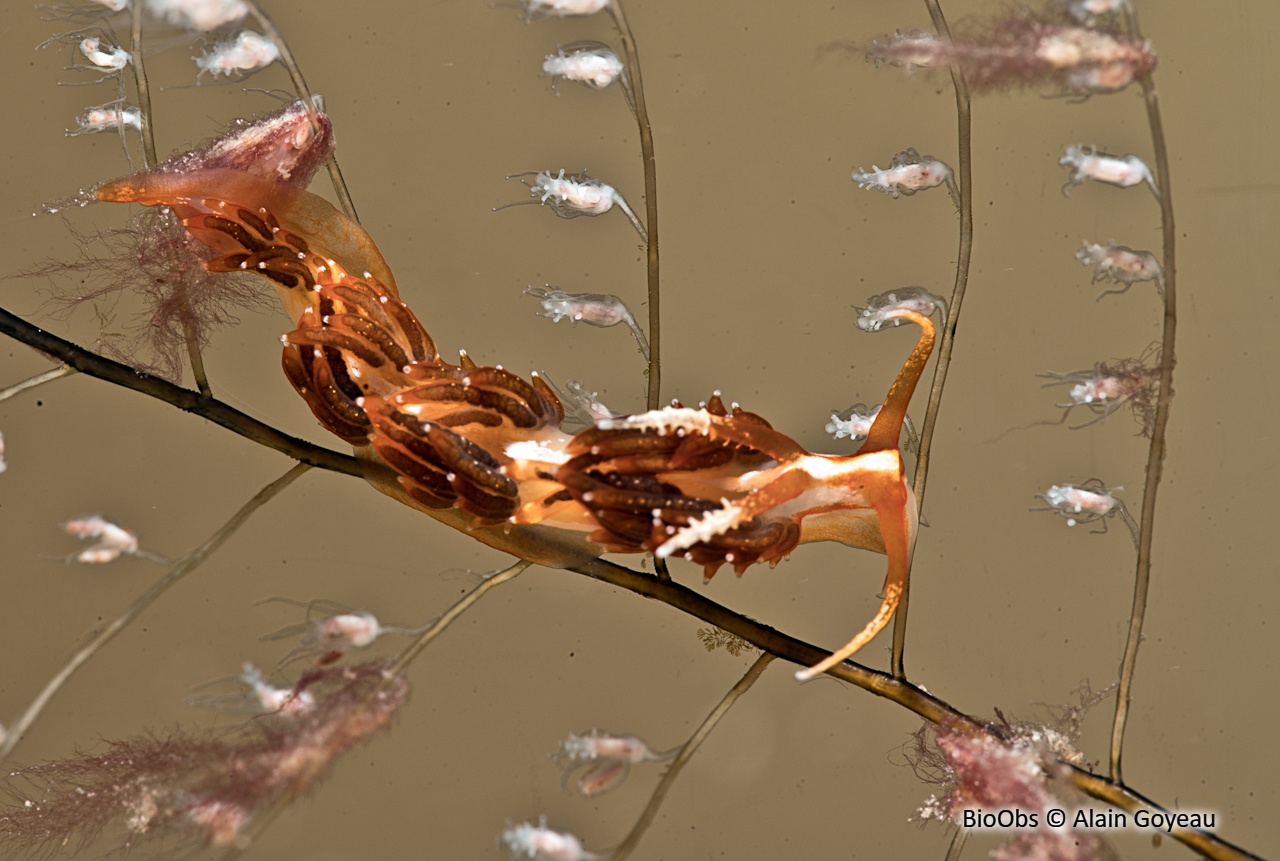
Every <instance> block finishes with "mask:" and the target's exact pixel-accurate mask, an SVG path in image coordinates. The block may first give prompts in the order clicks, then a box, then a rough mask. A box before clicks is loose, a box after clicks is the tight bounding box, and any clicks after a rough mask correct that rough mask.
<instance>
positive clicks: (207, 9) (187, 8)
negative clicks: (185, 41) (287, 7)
mask: <svg viewBox="0 0 1280 861" xmlns="http://www.w3.org/2000/svg"><path fill="white" fill-rule="evenodd" d="M144 5H145V6H146V7H147V9H148V10H150V11H151V12H153V13H155V14H156V15H159V16H160V17H161V18H164V19H165V20H166V21H168V22H169V23H170V24H172V25H173V26H175V27H182V28H183V29H186V30H199V31H200V32H202V33H204V32H207V31H209V30H215V29H217V28H218V27H221V26H223V25H225V24H231V23H233V22H235V21H239V20H240V19H241V18H243V17H244V16H245V15H248V14H249V4H248V3H246V2H244V0H144Z"/></svg>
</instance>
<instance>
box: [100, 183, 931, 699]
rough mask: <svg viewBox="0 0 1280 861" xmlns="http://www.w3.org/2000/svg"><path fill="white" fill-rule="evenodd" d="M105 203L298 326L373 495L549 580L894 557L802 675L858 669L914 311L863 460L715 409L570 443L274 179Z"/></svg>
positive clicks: (896, 589)
mask: <svg viewBox="0 0 1280 861" xmlns="http://www.w3.org/2000/svg"><path fill="white" fill-rule="evenodd" d="M96 194H97V197H98V198H99V199H100V200H104V201H114V202H137V203H142V204H145V205H148V206H167V207H169V208H170V209H171V210H172V211H173V213H174V214H175V215H176V217H177V218H178V219H179V220H180V221H181V223H182V225H183V226H184V227H185V228H186V230H187V231H189V232H190V234H191V235H192V236H193V237H195V238H196V239H198V240H199V241H200V242H202V243H204V244H205V245H206V246H208V248H209V249H211V251H212V252H213V256H212V257H211V259H209V260H208V261H207V262H206V263H205V266H206V268H207V269H209V270H211V271H228V272H232V271H243V272H253V273H255V274H258V275H260V276H262V277H264V278H266V279H267V280H269V281H270V282H271V283H272V284H273V285H274V286H275V287H276V289H277V291H278V292H279V295H280V297H281V300H282V302H283V304H284V307H285V310H286V312H287V313H288V314H289V317H290V318H291V320H292V321H293V322H294V326H295V328H294V329H293V331H291V332H289V333H288V334H286V335H284V336H283V337H282V339H281V340H282V341H283V343H284V352H283V360H282V362H283V366H284V371H285V375H286V376H287V377H288V379H289V381H290V382H291V383H292V384H293V386H294V388H295V389H296V390H297V391H298V393H299V394H300V395H302V397H303V399H304V400H305V401H306V403H307V405H308V406H309V407H310V408H311V411H312V413H313V414H314V415H315V417H316V419H317V420H318V421H319V422H320V423H321V424H322V425H323V426H324V427H326V428H327V429H328V430H329V431H331V432H332V433H334V434H336V435H337V436H339V437H341V438H342V439H343V440H344V441H346V442H347V443H349V444H351V445H352V446H354V447H355V449H356V453H357V456H359V457H360V458H362V459H363V460H364V461H365V462H367V463H368V465H369V470H368V473H367V477H368V479H369V481H370V482H371V483H372V484H374V485H375V486H376V487H377V488H378V489H379V490H381V491H382V492H384V493H387V494H388V495H390V496H393V497H394V498H396V499H398V500H400V501H401V502H404V503H405V504H407V505H410V506H413V507H415V508H417V509H419V510H422V511H425V512H426V513H428V514H430V515H431V516H432V517H434V518H436V519H437V520H440V521H442V522H444V523H447V524H448V525H450V526H453V527H454V528H457V529H460V530H462V531H464V532H467V533H468V534H469V535H471V536H473V537H475V538H477V539H478V540H481V541H483V542H485V543H487V544H489V545H491V546H494V547H496V548H498V549H501V550H504V551H506V552H509V553H513V554H516V555H518V556H521V557H523V558H525V559H529V560H531V561H534V562H537V563H540V564H545V565H551V566H555V567H564V566H569V565H574V564H579V563H581V562H584V561H586V560H588V559H591V558H594V557H596V556H598V555H600V554H601V553H604V552H614V553H647V554H652V555H653V556H655V557H658V558H670V557H674V558H683V559H688V560H691V561H693V562H695V563H698V564H700V565H702V566H703V568H704V572H705V575H706V576H707V577H708V578H709V577H711V575H713V574H714V573H715V572H716V570H717V569H718V568H720V567H721V566H722V565H725V564H728V565H731V566H732V567H733V568H734V570H735V571H737V572H738V573H742V572H743V571H744V570H745V569H746V568H748V567H749V566H751V565H753V564H755V563H757V562H767V563H769V564H770V565H772V564H775V563H776V562H778V561H779V560H780V559H782V558H783V557H785V556H786V555H787V554H789V553H790V552H791V551H792V550H793V549H795V547H797V546H798V545H800V544H804V543H807V542H812V541H838V542H841V543H844V544H847V545H850V546H854V547H862V548H866V549H870V550H875V551H878V552H881V553H885V554H886V555H887V557H888V574H887V577H886V581H885V588H884V598H883V601H882V604H881V606H880V609H879V611H878V612H877V613H876V615H875V616H874V617H873V619H872V620H871V622H869V623H868V624H867V625H866V626H865V627H864V628H863V630H862V631H861V632H859V633H858V635H857V636H856V637H854V639H853V640H852V641H851V642H850V643H849V644H848V645H846V646H845V647H844V648H842V649H841V650H839V651H837V652H836V653H835V654H834V655H832V656H831V657H830V658H828V659H827V660H826V661H823V662H822V663H821V664H819V665H818V666H816V667H814V668H812V669H811V670H809V671H807V673H806V674H805V675H813V674H815V673H819V672H824V671H825V670H827V669H829V668H830V667H831V666H833V665H834V664H836V663H838V662H839V661H841V660H843V659H844V658H846V657H848V656H849V655H851V654H853V653H854V652H856V651H857V650H858V649H859V648H861V647H862V646H863V645H865V644H866V643H867V642H869V641H870V640H871V639H872V638H873V637H874V636H875V635H876V634H877V633H878V632H879V631H880V630H881V629H882V628H884V626H885V625H886V624H887V622H888V620H889V619H890V618H891V617H892V615H893V612H894V610H895V609H896V607H897V603H898V600H899V598H900V596H901V593H902V588H903V583H904V581H905V578H906V573H907V567H908V564H909V561H910V556H911V552H912V547H913V543H914V538H915V532H916V527H917V516H916V506H915V500H914V497H913V494H912V492H911V489H910V486H909V485H908V484H907V482H906V480H905V477H904V470H903V463H902V457H901V453H900V452H899V450H898V439H899V436H900V434H901V431H902V424H903V420H904V417H905V415H906V408H907V404H908V402H909V401H910V398H911V395H912V392H913V391H914V390H915V387H916V384H917V382H918V380H919V378H920V375H921V372H922V371H923V369H924V366H925V363H926V362H927V360H928V358H929V355H930V353H931V352H932V349H933V343H934V337H935V330H934V325H933V322H932V321H931V320H930V319H929V318H928V317H926V316H923V315H922V314H921V313H919V311H918V310H913V309H912V308H910V307H903V308H898V309H889V310H887V311H885V312H884V313H885V314H886V319H893V320H905V321H908V322H911V323H915V324H916V325H917V326H919V327H920V336H919V339H918V341H917V343H916V345H915V348H914V349H913V350H912V352H911V355H910V357H909V358H908V359H907V361H906V363H905V364H904V365H903V368H902V370H901V371H900V372H899V374H898V376H897V379H896V381H895V382H894V383H893V386H892V387H891V388H890V390H889V393H888V396H887V397H886V398H885V401H884V404H883V406H882V408H881V410H880V412H879V413H878V414H877V416H876V419H875V422H874V424H873V425H872V427H871V429H870V433H869V435H868V437H867V439H866V441H865V442H864V443H863V445H862V447H861V448H860V449H859V451H858V452H857V453H856V454H852V455H823V454H813V453H810V452H808V451H806V450H805V449H804V448H803V447H801V446H800V445H799V444H798V443H796V442H795V441H794V440H792V439H791V438H789V437H787V436H786V435H784V434H782V433H780V432H779V431H777V430H775V429H774V428H773V427H772V426H771V425H770V424H769V422H767V421H765V420H764V419H763V418H761V417H760V416H758V415H755V414H754V413H750V412H747V411H746V410H744V409H742V408H741V407H739V406H738V405H736V404H733V405H726V404H725V403H724V402H723V401H722V400H721V398H720V397H719V395H716V396H713V397H712V398H711V399H710V400H709V401H708V402H706V403H705V404H702V405H700V406H698V407H696V408H693V407H685V406H682V405H680V404H678V403H676V404H673V405H672V406H670V407H667V408H665V409H660V410H654V411H652V412H647V413H642V414H639V415H632V416H622V417H618V418H608V419H602V420H600V421H598V422H597V423H596V424H595V426H593V427H588V428H586V429H584V430H582V431H580V432H578V433H577V434H569V433H567V432H565V431H563V430H562V429H561V424H562V422H563V421H564V410H563V408H562V407H561V404H560V401H559V399H558V398H557V396H556V394H555V392H554V391H553V390H552V389H551V387H550V386H548V385H547V384H546V382H544V381H543V380H542V379H541V378H539V377H538V375H537V374H536V373H535V374H534V375H533V376H532V378H531V379H530V380H527V381H526V380H524V379H522V378H521V377H519V376H517V375H516V374H513V373H511V372H510V371H507V370H505V369H503V368H502V367H501V366H497V367H478V366H477V365H476V364H475V363H474V362H472V361H471V360H470V359H469V358H467V356H466V355H465V354H463V355H462V358H461V360H460V362H459V364H456V365H455V364H450V363H448V362H446V361H444V360H443V359H441V357H440V355H439V354H438V352H437V351H436V347H435V344H434V342H433V341H432V339H431V337H430V336H429V335H428V334H427V332H426V330H425V329H424V328H423V327H422V325H421V324H420V323H419V322H418V319H417V318H416V317H415V316H414V314H413V312H412V311H410V310H409V308H408V306H406V305H405V304H403V303H402V302H401V301H400V297H399V293H398V290H397V288H396V285H395V281H394V278H393V276H392V274H391V271H390V269H389V267H388V266H387V264H386V262H385V260H383V258H382V255H381V254H380V253H379V252H378V249H377V247H376V245H374V243H373V240H372V238H371V237H370V236H369V235H368V234H367V233H366V232H365V231H364V230H363V229H362V228H361V227H360V226H359V225H358V224H356V223H355V222H353V221H352V220H350V219H348V218H346V217H345V216H344V215H342V213H340V212H339V211H338V210H336V209H335V208H334V207H333V206H331V205H330V204H329V203H327V202H326V201H324V200H323V199H322V198H320V197H317V196H316V195H313V194H311V193H309V192H307V191H304V190H303V189H302V188H300V187H299V186H298V185H296V184H293V183H290V182H287V181H284V180H283V179H282V178H281V177H279V176H275V175H272V171H270V170H254V171H250V170H247V169H245V168H244V167H243V166H236V167H230V166H227V165H225V164H215V165H212V166H205V165H200V164H193V163H192V161H191V160H190V159H188V160H186V161H184V162H183V167H182V169H181V170H174V169H164V167H163V166H162V167H161V168H157V169H155V170H152V171H149V172H144V173H140V174H135V175H132V176H128V177H125V178H123V179H119V180H115V181H113V182H109V183H106V184H105V185H103V186H101V187H100V188H98V189H97V191H96Z"/></svg>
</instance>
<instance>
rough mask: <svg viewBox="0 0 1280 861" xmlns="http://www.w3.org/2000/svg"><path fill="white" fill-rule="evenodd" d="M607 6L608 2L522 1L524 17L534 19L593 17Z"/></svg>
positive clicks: (570, 0)
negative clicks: (575, 16)
mask: <svg viewBox="0 0 1280 861" xmlns="http://www.w3.org/2000/svg"><path fill="white" fill-rule="evenodd" d="M608 5H609V0H524V11H525V15H526V17H527V18H528V19H529V20H533V19H534V18H566V17H569V16H572V15H594V14H595V13H597V12H599V11H600V10H601V9H604V8H605V7H606V6H608Z"/></svg>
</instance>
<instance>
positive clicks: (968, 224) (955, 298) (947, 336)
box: [890, 0, 973, 679]
mask: <svg viewBox="0 0 1280 861" xmlns="http://www.w3.org/2000/svg"><path fill="white" fill-rule="evenodd" d="M925 6H926V7H927V8H928V10H929V17H930V18H932V19H933V26H934V29H936V30H937V31H938V35H940V36H944V37H946V38H948V39H950V38H951V28H950V27H948V26H947V19H946V17H945V16H944V15H943V14H942V7H941V6H940V5H939V4H938V0H925ZM951 84H952V86H953V87H954V89H955V93H956V152H957V154H956V162H957V164H956V169H957V171H958V173H959V177H958V182H959V186H960V240H959V250H958V251H957V254H956V280H955V284H954V285H953V286H952V288H951V298H950V299H949V300H947V319H946V321H945V322H944V324H943V327H942V340H941V341H940V342H939V344H938V363H937V364H936V365H935V366H934V369H933V385H932V386H931V387H930V388H929V403H928V406H927V407H926V408H925V414H924V422H923V423H922V424H921V425H920V451H919V454H918V456H917V457H916V474H915V479H914V482H913V489H914V490H915V494H916V506H917V508H918V509H919V510H921V511H923V510H924V491H925V486H926V483H927V481H928V478H929V454H930V451H931V450H932V447H933V434H934V430H935V429H936V428H937V426H938V410H939V408H940V407H941V405H942V390H943V387H944V386H945V385H946V384H947V370H948V369H949V368H950V367H951V351H952V350H953V349H954V348H955V340H956V323H957V322H958V321H959V319H960V306H961V305H962V304H964V293H965V289H966V288H967V287H968V286H969V264H970V261H971V260H972V259H973V110H972V104H971V103H970V100H969V85H968V84H967V83H966V82H965V79H964V74H963V72H961V71H960V67H959V66H952V67H951ZM910 599H911V567H910V565H908V566H907V578H906V580H905V581H904V582H903V586H902V598H901V600H900V601H899V603H898V611H897V613H895V614H894V618H893V655H892V657H891V659H890V666H891V667H892V668H893V674H894V675H895V676H897V677H898V678H900V679H901V678H906V671H905V670H904V668H903V654H904V652H905V651H906V647H907V608H908V605H909V603H910Z"/></svg>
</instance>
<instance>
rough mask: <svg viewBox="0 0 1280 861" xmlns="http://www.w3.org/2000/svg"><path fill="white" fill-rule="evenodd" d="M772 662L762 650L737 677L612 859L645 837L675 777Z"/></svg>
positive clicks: (619, 860)
mask: <svg viewBox="0 0 1280 861" xmlns="http://www.w3.org/2000/svg"><path fill="white" fill-rule="evenodd" d="M772 662H773V655H771V654H769V653H768V652H762V653H761V655H760V657H758V658H756V660H755V663H753V664H752V665H751V666H750V667H749V668H748V669H747V672H746V674H745V675H743V677H742V678H740V679H738V683H737V684H735V685H734V686H733V687H732V688H730V689H729V692H728V693H727V694H725V695H724V699H722V700H720V703H719V704H718V705H717V706H716V707H715V708H714V709H712V710H711V714H709V715H707V717H706V720H704V721H703V722H702V724H701V726H699V727H698V729H697V730H695V731H694V733H693V735H692V736H690V737H689V740H688V741H687V742H685V743H684V746H683V747H681V748H680V752H679V753H677V754H676V758H675V760H674V761H673V762H672V763H671V766H670V767H669V768H668V769H667V771H666V773H665V774H663V775H662V780H660V781H658V786H657V788H656V789H654V790H653V795H651V796H650V797H649V803H648V804H646V805H645V808H644V810H643V811H642V812H641V814H640V818H639V819H637V820H636V824H635V825H634V826H633V827H632V829H631V833H629V834H628V835H627V836H626V838H625V839H624V840H623V841H622V842H621V843H619V844H618V847H617V848H616V849H614V850H613V852H611V853H609V861H623V859H624V858H628V857H630V855H631V853H632V852H634V851H635V849H636V846H638V845H639V844H640V839H641V838H642V837H644V835H645V832H646V831H648V830H649V826H651V825H652V824H653V820H654V819H655V818H656V817H657V815H658V810H659V809H661V807H662V802H663V801H665V800H666V797H667V793H668V792H670V791H671V787H672V786H674V785H675V782H676V780H677V779H678V778H679V777H680V772H682V771H684V767H685V766H686V765H688V764H689V760H691V759H693V755H694V754H695V753H697V752H698V748H699V747H700V746H701V745H702V743H703V742H704V741H706V740H707V736H709V735H711V731H712V730H714V729H715V728H716V724H718V723H720V720H721V718H723V717H724V716H725V715H726V714H728V712H729V709H731V708H733V704H734V703H736V702H737V701H738V698H739V697H741V696H742V695H743V694H745V693H746V692H747V691H749V690H751V686H752V685H754V684H755V683H756V680H757V679H759V678H760V676H761V675H762V674H763V673H764V671H765V668H766V667H768V666H769V664H770V663H772Z"/></svg>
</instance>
